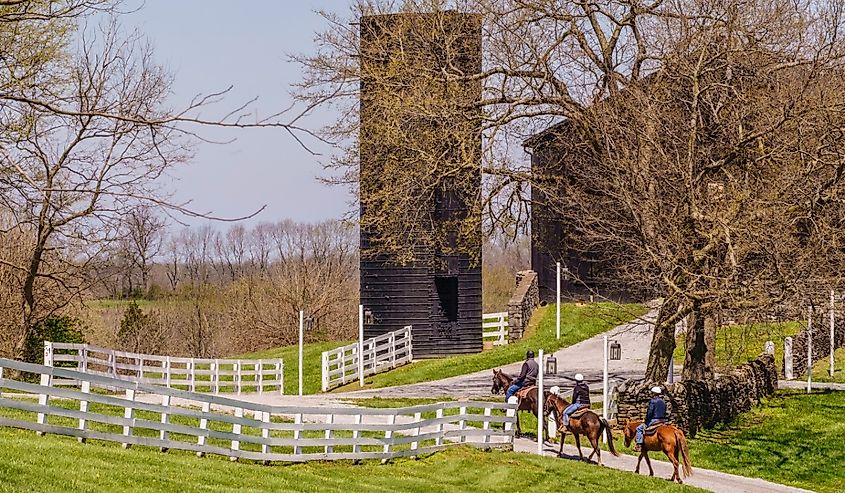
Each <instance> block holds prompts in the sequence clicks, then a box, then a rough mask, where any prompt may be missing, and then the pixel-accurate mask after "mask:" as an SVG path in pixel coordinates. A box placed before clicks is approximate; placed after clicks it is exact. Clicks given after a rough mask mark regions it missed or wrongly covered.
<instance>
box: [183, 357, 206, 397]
mask: <svg viewBox="0 0 845 493" xmlns="http://www.w3.org/2000/svg"><path fill="white" fill-rule="evenodd" d="M188 364H189V365H190V366H191V368H190V370H191V371H190V372H189V374H190V375H191V376H190V378H191V392H196V391H197V370H196V365H195V364H194V358H191V361H190V362H188ZM209 390H211V389H209Z"/></svg>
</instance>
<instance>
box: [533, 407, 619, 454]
mask: <svg viewBox="0 0 845 493" xmlns="http://www.w3.org/2000/svg"><path fill="white" fill-rule="evenodd" d="M568 406H569V401H567V400H566V399H564V398H563V397H561V396H559V395H556V394H551V395H549V396H548V397H547V398H546V405H545V406H544V407H543V410H544V412H543V414H549V413H554V416H555V421H556V422H557V430H558V432H559V433H560V452H558V456H559V457H560V456H563V442H564V440H565V439H566V432H567V431H569V432H570V433H572V434H573V435H575V446H576V447H578V455H579V456H580V457H581V460H584V454H582V453H581V435H584V436H585V437H587V439H588V440H589V441H590V445H592V446H593V451H592V452H591V453H590V456H589V457H587V460H588V461H589V460H591V459H592V458H593V454H595V455H596V456H597V459H598V461H599V465H601V448H599V439H600V438H601V434H602V432H604V433H606V434H607V448H608V450H610V453H611V454H613V455H614V456H616V457H619V453H618V452H617V451H616V448H615V447H614V446H613V433H612V432H611V431H610V425H608V424H607V421H605V419H604V418H602V417H600V416H599V415H598V414H596V413H595V412H593V411H589V410H588V411H587V412H585V413H584V414H582V415H581V416H580V417H578V418H571V419H570V420H569V426H564V425H563V411H564V410H566V408H567V407H568Z"/></svg>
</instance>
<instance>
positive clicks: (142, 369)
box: [138, 355, 144, 380]
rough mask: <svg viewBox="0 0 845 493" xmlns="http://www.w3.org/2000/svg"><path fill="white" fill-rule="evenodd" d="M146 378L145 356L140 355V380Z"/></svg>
mask: <svg viewBox="0 0 845 493" xmlns="http://www.w3.org/2000/svg"><path fill="white" fill-rule="evenodd" d="M143 378H144V357H143V356H141V355H138V380H141V379H143Z"/></svg>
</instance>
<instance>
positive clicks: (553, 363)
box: [546, 356, 557, 375]
mask: <svg viewBox="0 0 845 493" xmlns="http://www.w3.org/2000/svg"><path fill="white" fill-rule="evenodd" d="M546 374H547V375H557V358H555V357H554V356H549V357H548V358H546Z"/></svg>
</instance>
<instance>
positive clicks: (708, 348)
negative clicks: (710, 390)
mask: <svg viewBox="0 0 845 493" xmlns="http://www.w3.org/2000/svg"><path fill="white" fill-rule="evenodd" d="M715 332H716V323H715V321H714V320H713V317H712V316H710V314H707V313H705V312H703V311H702V310H701V303H700V302H693V306H692V313H690V315H689V326H688V327H687V335H686V352H687V354H686V357H685V359H684V372H683V379H684V380H706V379H709V378H713V361H714V358H713V354H712V353H713V349H715ZM708 333H709V336H708ZM708 353H709V354H708Z"/></svg>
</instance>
